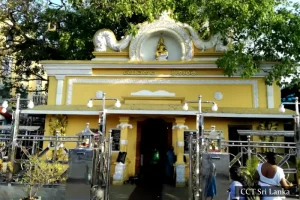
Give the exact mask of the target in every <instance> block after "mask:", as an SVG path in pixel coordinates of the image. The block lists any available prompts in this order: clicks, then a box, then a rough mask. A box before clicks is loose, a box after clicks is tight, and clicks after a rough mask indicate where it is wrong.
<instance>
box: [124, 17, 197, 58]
mask: <svg viewBox="0 0 300 200" xmlns="http://www.w3.org/2000/svg"><path fill="white" fill-rule="evenodd" d="M138 28H139V32H138V34H137V35H136V36H135V38H134V39H133V40H132V41H131V44H130V46H129V57H130V60H135V61H141V60H143V59H142V57H141V44H142V42H143V41H144V40H145V39H146V38H147V37H149V35H151V34H153V33H157V32H164V33H167V34H169V35H172V37H173V38H175V40H176V42H178V44H180V46H181V55H182V57H181V60H191V59H192V58H193V54H194V46H193V42H192V41H191V39H190V36H189V34H187V33H186V31H185V29H184V27H183V26H182V23H180V22H175V21H174V20H173V19H171V18H170V17H167V13H163V14H162V15H161V16H160V18H159V19H158V20H156V21H154V22H153V23H150V24H149V23H148V22H144V23H142V24H139V25H138Z"/></svg>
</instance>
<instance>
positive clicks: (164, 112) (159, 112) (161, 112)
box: [21, 110, 293, 119]
mask: <svg viewBox="0 0 300 200" xmlns="http://www.w3.org/2000/svg"><path fill="white" fill-rule="evenodd" d="M21 112H22V113H25V114H63V115H97V116H98V115H99V111H64V110H22V111H21ZM197 113H198V111H176V110H107V114H126V115H130V114H131V115H135V114H139V115H140V114H150V115H183V116H184V115H190V116H194V115H196V114H197ZM203 116H205V117H229V118H274V119H275V118H276V119H277V118H278V119H293V115H288V114H237V113H203Z"/></svg>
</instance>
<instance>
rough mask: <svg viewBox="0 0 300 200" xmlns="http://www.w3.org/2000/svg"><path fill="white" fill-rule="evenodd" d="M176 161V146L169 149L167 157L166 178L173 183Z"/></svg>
mask: <svg viewBox="0 0 300 200" xmlns="http://www.w3.org/2000/svg"><path fill="white" fill-rule="evenodd" d="M174 163H175V154H174V148H173V147H170V148H169V150H168V151H167V159H166V163H165V164H166V178H167V182H168V183H172V180H173V175H174V166H173V165H174Z"/></svg>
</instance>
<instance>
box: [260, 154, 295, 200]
mask: <svg viewBox="0 0 300 200" xmlns="http://www.w3.org/2000/svg"><path fill="white" fill-rule="evenodd" d="M266 158H267V162H265V163H261V164H259V165H258V167H257V169H256V174H255V179H256V180H258V185H259V186H260V187H273V188H275V187H280V186H281V187H283V188H285V189H289V188H291V187H292V186H293V184H288V183H287V182H286V179H285V175H284V172H283V169H282V168H281V167H278V166H277V165H276V154H275V153H274V152H267V154H266ZM267 191H269V190H267ZM261 199H262V200H283V199H285V197H284V196H270V195H269V194H266V195H264V194H263V195H262V198H261Z"/></svg>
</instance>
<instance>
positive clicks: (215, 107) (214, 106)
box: [211, 103, 218, 112]
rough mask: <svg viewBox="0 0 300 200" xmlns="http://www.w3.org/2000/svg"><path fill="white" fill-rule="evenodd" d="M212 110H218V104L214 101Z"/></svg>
mask: <svg viewBox="0 0 300 200" xmlns="http://www.w3.org/2000/svg"><path fill="white" fill-rule="evenodd" d="M211 110H212V111H214V112H216V111H218V105H217V104H216V103H214V105H213V106H212V107H211Z"/></svg>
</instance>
